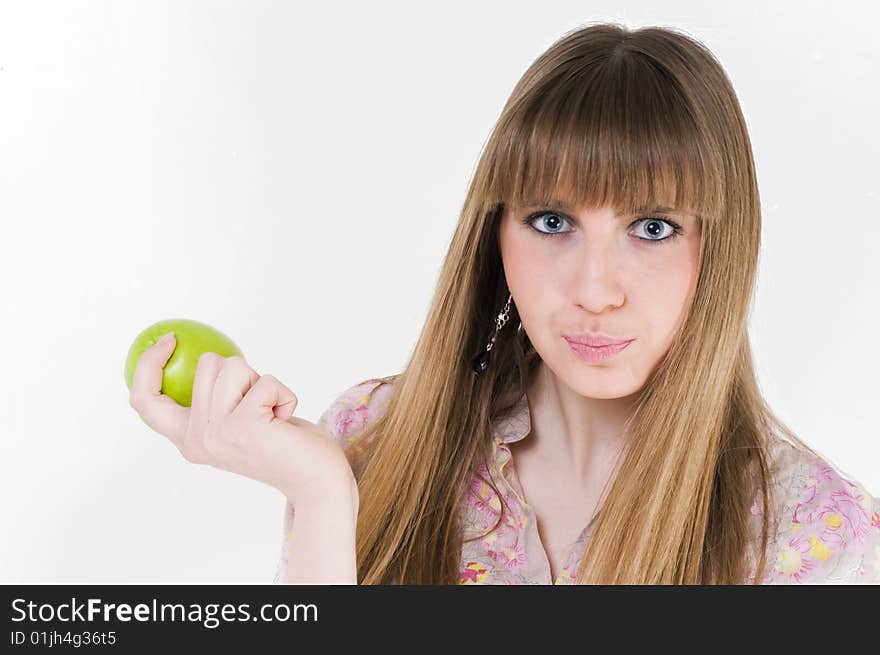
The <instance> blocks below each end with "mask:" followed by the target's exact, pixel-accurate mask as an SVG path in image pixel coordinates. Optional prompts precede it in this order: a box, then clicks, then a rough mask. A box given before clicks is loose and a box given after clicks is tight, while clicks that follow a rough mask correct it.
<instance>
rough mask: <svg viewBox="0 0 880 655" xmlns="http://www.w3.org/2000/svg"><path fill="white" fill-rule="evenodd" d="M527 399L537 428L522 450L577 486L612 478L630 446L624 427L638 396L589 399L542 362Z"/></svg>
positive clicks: (530, 414) (524, 442)
mask: <svg viewBox="0 0 880 655" xmlns="http://www.w3.org/2000/svg"><path fill="white" fill-rule="evenodd" d="M526 395H527V397H528V403H529V416H530V419H531V427H532V429H531V432H530V433H529V436H530V438H527V439H524V440H523V441H522V442H521V446H520V448H521V449H528V450H529V451H531V454H532V456H534V457H535V458H536V459H538V460H541V461H543V462H544V463H545V464H546V465H547V466H548V469H549V470H553V471H558V472H559V474H560V475H563V476H565V477H566V478H567V479H570V480H572V481H573V482H575V483H579V482H584V483H587V482H588V481H590V480H595V478H596V476H597V475H598V474H600V473H602V472H604V473H605V474H607V471H608V470H609V468H610V466H611V465H612V463H613V461H614V460H615V459H616V458H617V455H618V453H619V452H620V450H621V448H622V447H623V445H624V436H623V431H624V424H625V421H626V420H627V418H628V417H629V416H630V415H631V413H632V411H633V408H634V402H635V399H636V394H632V395H630V396H625V397H622V398H609V399H605V398H588V397H585V396H582V395H580V394H578V393H576V392H575V391H573V390H572V389H571V388H570V387H568V386H567V385H566V384H564V383H563V382H561V381H560V380H559V379H558V378H557V377H556V376H555V375H554V374H553V373H552V371H550V370H549V369H548V368H547V367H546V365H545V364H544V363H541V365H540V366H539V368H538V371H536V375H535V378H534V382H533V384H532V385H531V386H530V388H529V389H528V391H527V393H526Z"/></svg>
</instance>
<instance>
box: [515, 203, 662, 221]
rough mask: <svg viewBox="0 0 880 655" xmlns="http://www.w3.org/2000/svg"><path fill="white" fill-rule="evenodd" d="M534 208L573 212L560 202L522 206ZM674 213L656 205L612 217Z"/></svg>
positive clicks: (571, 208) (619, 213)
mask: <svg viewBox="0 0 880 655" xmlns="http://www.w3.org/2000/svg"><path fill="white" fill-rule="evenodd" d="M535 207H545V208H547V209H562V210H565V211H567V212H571V213H574V212H575V208H574V207H572V206H571V205H569V204H568V203H566V202H563V201H562V200H548V201H547V202H539V201H536V200H529V201H528V202H527V203H526V204H525V205H522V208H523V209H531V208H535ZM676 211H678V210H676V209H675V208H673V207H665V206H663V205H657V206H655V207H638V208H637V209H636V210H635V212H634V213H633V214H626V213H624V212H617V213H615V214H614V217H615V218H620V217H621V216H629V215H632V216H634V215H636V214H645V213H647V214H652V213H663V214H670V213H674V212H676Z"/></svg>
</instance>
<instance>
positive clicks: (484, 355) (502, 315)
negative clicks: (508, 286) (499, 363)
mask: <svg viewBox="0 0 880 655" xmlns="http://www.w3.org/2000/svg"><path fill="white" fill-rule="evenodd" d="M511 300H513V294H510V295H509V296H508V297H507V302H506V303H504V309H502V310H501V311H500V312H498V316H497V317H496V318H495V331H494V332H493V333H492V338H491V339H489V343H488V344H487V345H486V350H485V351H484V352H481V353H480V354H479V355H477V356H476V357H474V359H473V362H472V363H471V367H472V368H473V369H474V373H476V374H477V375H479V374H480V373H482V372H483V371H485V370H486V369H487V368H489V351H490V350H492V346H493V345H495V338H496V337H497V336H498V332H499V331H500V330H501V328H503V327H504V324H505V323H507V319H508V318H510V301H511ZM521 331H522V321H520V323H519V327H518V328H517V332H521Z"/></svg>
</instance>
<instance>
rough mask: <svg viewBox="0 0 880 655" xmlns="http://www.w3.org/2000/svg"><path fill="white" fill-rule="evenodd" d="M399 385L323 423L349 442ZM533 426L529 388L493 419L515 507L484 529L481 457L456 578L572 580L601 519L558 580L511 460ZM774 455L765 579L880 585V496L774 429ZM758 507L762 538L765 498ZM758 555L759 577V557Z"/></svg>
mask: <svg viewBox="0 0 880 655" xmlns="http://www.w3.org/2000/svg"><path fill="white" fill-rule="evenodd" d="M392 389H393V384H392V383H390V382H382V381H372V380H371V381H369V382H365V383H361V384H358V385H355V386H353V387H351V388H349V389H346V390H345V391H344V392H342V393H341V394H340V395H339V396H338V397H337V398H336V399H335V400H334V401H333V403H332V404H331V405H330V407H328V408H327V410H326V411H325V412H324V413H323V414H322V415H321V417H320V419H319V420H318V425H321V426H323V427H324V429H325V430H327V431H328V432H329V434H330V435H331V436H332V438H334V439H336V440H338V441H339V443H340V444H341V445H343V446H347V445H348V444H349V443H350V441H351V440H352V439H354V438H355V437H356V436H357V435H358V434H360V433H361V432H363V430H364V429H365V428H366V427H367V425H368V424H369V423H370V422H371V421H372V420H373V419H374V418H375V417H377V416H379V415H380V414H381V412H382V411H383V410H384V409H385V407H386V405H387V402H388V400H389V398H390V396H391V392H392ZM530 430H531V422H530V417H529V406H528V402H527V399H526V397H525V396H523V397H522V399H521V400H520V401H519V403H518V404H517V405H516V406H515V407H514V408H513V410H512V411H511V412H510V413H508V414H507V415H506V416H504V417H502V418H501V419H499V420H498V421H496V422H495V423H494V424H493V425H492V437H493V462H492V465H493V476H492V477H493V478H494V480H495V481H496V485H497V486H498V489H499V491H500V492H501V493H502V494H503V495H504V500H505V501H506V502H507V504H508V506H509V507H510V509H511V512H512V515H508V516H507V517H506V520H505V521H503V522H502V523H501V524H500V525H499V527H498V529H496V530H494V531H492V532H489V533H488V534H486V533H487V531H488V529H489V528H491V527H492V526H493V525H495V523H496V521H497V520H498V515H499V514H500V513H501V502H500V501H499V499H498V498H497V496H496V495H495V493H494V491H493V490H492V488H491V487H490V486H489V485H488V484H486V483H485V482H484V481H483V480H482V479H481V477H482V478H487V479H488V478H489V475H488V471H487V470H486V466H485V464H483V465H481V468H479V469H478V470H477V471H476V472H475V474H474V476H473V478H472V482H471V485H470V488H469V489H468V491H467V493H466V494H465V495H464V497H463V498H462V501H461V504H460V511H461V512H463V518H464V522H463V523H464V530H465V533H464V537H465V538H470V537H474V536H477V535H485V536H483V538H481V539H477V540H473V541H468V542H465V543H464V544H463V547H462V554H461V566H460V572H459V584H556V585H566V584H573V583H574V576H575V575H576V573H577V568H578V565H579V564H580V561H581V557H582V555H583V553H584V552H585V548H586V543H587V540H588V539H589V538H590V534H591V532H592V528H593V523H594V522H595V519H593V520H592V521H590V523H589V524H587V525H586V526H585V527H584V528H583V530H582V531H581V533H580V535H579V537H578V538H577V539H576V540H575V542H574V543H572V544H571V545H570V546H569V549H568V552H567V554H566V556H565V559H564V562H565V563H564V566H563V568H562V569H561V571H560V572H559V574H558V575H557V576H556V579H555V580H553V579H551V570H550V562H549V559H548V557H547V553H546V551H545V550H544V546H543V544H542V542H541V538H540V536H539V533H538V529H537V525H536V519H535V513H534V510H533V509H532V508H531V507H530V506H529V505H528V503H527V502H526V501H525V500H524V494H523V491H522V486H521V485H520V483H519V480H518V479H517V476H516V470H515V468H514V467H509V466H507V464H508V463H509V462H510V459H511V450H510V448H509V444H511V443H512V442H515V441H518V440H520V439H523V438H524V437H525V436H526V435H528V433H529V432H530ZM349 458H350V459H349V461H350V462H351V465H352V468H354V469H355V471H357V470H358V469H359V467H360V466H362V461H361V460H360V457H359V453H358V452H355V453H353V454H351V453H350V454H349ZM770 460H771V462H770V467H771V476H772V484H773V485H774V490H775V492H776V495H775V497H776V498H777V499H779V501H778V502H781V504H782V506H781V507H780V508H778V509H777V516H779V517H780V523H779V525H778V526H777V528H776V530H775V536H774V531H773V530H771V533H770V535H769V539H768V551H767V557H766V564H765V576H764V578H763V580H762V584H804V583H806V584H880V498H875V497H873V496H872V495H871V494H870V493H868V491H867V490H866V489H865V488H864V487H863V486H861V485H860V484H858V483H857V482H854V481H852V480H849V479H847V478H846V477H844V475H843V474H842V473H840V472H839V471H838V470H837V469H835V467H834V466H833V465H832V464H830V463H829V462H827V461H825V460H823V459H820V458H818V457H817V456H815V455H813V454H812V453H809V452H807V451H805V450H803V449H802V448H799V447H797V446H795V445H794V444H792V443H790V442H788V441H786V440H784V439H782V438H779V437H774V439H773V441H772V442H771V453H770ZM294 513H295V512H294V508H293V505H292V504H291V503H290V502H287V503H286V507H285V510H284V517H283V538H282V547H281V556H280V559H279V561H278V565H277V569H276V573H275V578H274V580H273V583H274V584H285V578H284V575H285V571H286V565H287V561H288V551H287V548H288V544H289V543H290V538H291V534H292V533H291V530H292V529H293V523H294ZM751 513H752V518H753V521H752V524H753V526H754V530H755V534H756V538H757V539H759V540H760V530H761V514H762V503H761V498H760V496H759V497H758V498H757V500H756V501H755V502H754V504H753V505H752V508H751ZM751 557H752V559H751V560H750V561H751V562H752V568H751V572H752V576H751V577H752V578H753V577H754V570H755V566H756V562H755V560H754V557H753V556H751ZM749 580H751V578H750V579H749Z"/></svg>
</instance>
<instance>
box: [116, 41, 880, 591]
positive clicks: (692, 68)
mask: <svg viewBox="0 0 880 655" xmlns="http://www.w3.org/2000/svg"><path fill="white" fill-rule="evenodd" d="M760 237H761V211H760V204H759V196H758V184H757V180H756V177H755V166H754V161H753V157H752V151H751V144H750V140H749V135H748V132H747V129H746V124H745V121H744V120H743V116H742V113H741V111H740V107H739V103H738V101H737V98H736V95H735V93H734V90H733V88H732V86H731V83H730V81H729V79H728V78H727V76H726V75H725V73H724V71H723V69H722V67H721V65H720V64H719V63H718V61H717V60H716V59H715V58H714V57H713V55H712V54H711V53H710V52H709V51H708V50H707V49H706V48H705V47H704V46H703V45H702V44H700V43H699V42H697V41H695V40H693V39H692V38H690V37H688V36H686V35H684V34H682V33H679V32H677V31H675V30H671V29H665V28H656V27H652V28H644V29H636V30H630V29H627V28H624V27H621V26H617V25H613V24H594V25H588V26H586V27H583V28H581V29H578V30H575V31H573V32H570V33H568V34H566V35H564V36H563V37H562V38H561V39H559V40H558V41H557V42H556V43H554V44H553V45H552V46H551V47H550V48H549V49H548V50H547V51H546V52H545V53H543V54H542V55H541V56H540V57H539V58H538V59H537V60H536V61H535V62H534V63H533V64H532V65H531V66H530V67H529V68H528V70H527V71H526V72H525V74H524V75H523V76H522V78H521V79H520V81H519V82H518V83H517V85H516V87H515V88H514V89H513V93H512V94H511V96H510V98H509V99H508V101H507V103H506V105H505V106H504V109H503V111H502V114H501V116H500V118H499V119H498V122H497V124H496V126H495V128H494V130H493V132H492V134H491V136H490V139H489V141H488V143H487V144H486V147H485V149H484V152H483V153H482V156H481V158H480V161H479V164H478V166H477V169H476V171H475V173H474V177H473V179H472V182H471V185H470V188H469V189H468V193H467V197H466V199H465V203H464V206H463V209H462V211H461V215H460V218H459V223H458V226H457V228H456V230H455V234H454V236H453V239H452V242H451V245H450V248H449V252H448V254H447V256H446V258H445V260H444V262H443V268H442V271H441V275H440V281H439V284H438V286H437V289H436V292H435V295H434V299H433V302H432V303H431V310H430V312H429V315H428V318H427V321H426V323H425V326H424V328H423V330H422V333H421V335H420V337H419V339H418V342H417V345H416V348H415V350H414V352H413V354H412V357H411V359H410V361H409V363H408V364H407V366H406V368H405V370H403V371H402V372H401V373H400V374H398V375H392V376H389V377H385V378H377V379H371V380H366V381H364V382H361V383H359V384H355V385H354V386H352V387H350V388H348V389H347V390H346V391H344V392H343V393H342V394H340V396H339V397H338V398H337V399H336V400H335V401H334V402H333V403H332V404H331V406H330V407H329V408H327V410H326V411H325V412H324V413H323V415H322V416H321V417H320V420H319V421H318V426H317V427H316V426H314V425H312V424H310V423H309V422H308V421H303V420H302V419H299V418H295V417H290V413H289V412H281V410H278V409H277V406H279V405H282V404H284V403H288V402H291V401H290V399H291V398H294V396H293V394H292V392H290V390H288V389H287V388H286V387H283V385H281V386H280V387H279V383H277V381H276V380H274V378H271V376H263V377H262V378H261V377H260V376H258V375H256V374H255V372H253V371H252V370H248V369H246V367H245V364H244V363H243V362H242V361H241V360H240V359H239V358H227V360H226V361H225V362H222V363H221V362H219V361H218V359H220V358H203V359H204V360H205V361H202V360H200V362H199V371H198V372H197V374H196V382H195V388H194V393H193V407H192V410H193V418H192V419H191V420H188V422H187V419H188V417H185V415H184V414H183V410H182V409H181V408H177V407H171V405H173V403H170V404H169V403H167V402H166V403H165V404H166V405H168V407H165V408H164V409H163V408H161V407H159V403H158V401H156V399H157V398H159V400H165V401H167V400H168V399H167V398H160V397H159V396H157V394H158V389H159V386H160V384H161V366H162V365H163V363H164V361H166V360H167V357H168V356H169V355H170V353H171V350H170V349H169V348H166V347H165V346H161V347H159V346H157V349H156V353H155V354H152V353H151V354H150V355H146V354H145V357H144V358H143V359H145V360H146V361H148V362H151V363H149V364H145V366H144V371H143V372H136V374H135V378H136V379H135V385H134V387H133V392H134V391H136V390H139V391H137V394H136V395H137V397H138V399H139V402H138V403H136V404H137V405H138V407H142V408H143V409H144V412H142V414H147V415H149V419H150V420H149V422H150V424H151V425H157V426H160V425H161V424H163V420H164V418H163V416H160V413H161V412H160V410H162V411H168V412H169V416H170V413H171V412H178V413H179V414H180V416H179V418H178V420H177V424H176V427H174V426H172V421H170V419H169V420H168V421H165V424H167V425H168V426H169V428H168V429H167V430H160V431H163V433H164V434H169V435H174V436H173V437H172V438H173V439H174V440H175V443H176V444H177V445H178V446H179V447H181V449H182V451H184V453H185V454H186V453H187V452H188V453H189V454H188V455H187V458H188V459H190V460H191V461H197V462H201V463H211V464H214V465H216V466H222V467H223V468H227V469H229V470H234V471H236V472H240V473H243V474H245V475H249V476H251V477H254V478H255V479H260V480H263V481H266V482H267V483H269V484H273V485H274V486H276V487H277V488H279V489H280V490H282V491H283V492H284V493H285V495H286V497H287V499H288V501H287V506H286V509H285V514H284V542H283V546H282V553H281V558H280V561H279V563H278V568H277V574H276V577H275V582H280V583H286V582H313V583H315V582H317V583H320V582H350V583H354V582H357V583H359V584H393V583H397V584H458V583H463V584H550V583H556V584H571V583H577V584H588V583H599V584H645V583H648V584H697V583H702V584H750V583H804V582H809V583H818V582H874V583H877V582H880V518H878V511H880V502H878V500H877V499H875V498H874V497H873V496H872V495H871V494H870V493H868V491H867V490H866V489H865V488H864V487H863V486H861V485H859V484H858V483H856V482H854V481H852V480H849V479H847V478H846V477H845V476H844V475H843V474H842V473H841V472H840V471H838V470H836V469H835V468H834V466H832V465H831V464H830V463H829V462H827V461H826V460H824V459H823V458H822V457H821V456H820V455H819V454H818V453H816V452H814V451H813V450H811V449H810V448H809V446H807V445H806V444H805V443H804V442H802V441H801V440H799V439H798V438H797V437H796V436H795V435H794V434H793V433H792V432H791V431H790V430H789V429H788V428H787V427H786V426H784V425H783V424H782V422H781V421H780V420H779V419H778V418H776V417H775V416H774V414H773V413H772V411H771V410H770V408H769V407H768V406H767V404H766V403H765V401H764V399H763V397H762V395H761V392H760V390H759V388H758V384H757V381H756V377H755V371H754V366H753V362H752V354H751V349H750V344H749V334H748V329H747V324H748V313H749V308H750V303H751V300H752V293H753V287H754V283H755V274H756V266H757V261H758V253H759V246H760ZM609 344H610V345H609ZM162 348H165V349H164V350H162ZM139 366H140V365H139ZM248 376H249V377H248ZM258 380H259V381H258ZM212 384H215V386H216V388H214V389H213V390H212V386H211V385H212ZM249 385H252V387H251V390H250V391H248V387H249ZM246 391H248V393H247V395H246V396H244V398H242V394H244V393H245V392H246ZM212 394H213V405H212V404H211V398H212ZM251 397H253V398H251ZM218 399H219V402H218ZM154 401H156V402H155V407H154V406H153V404H154ZM239 401H241V405H247V407H245V408H244V410H242V409H241V408H240V407H239V408H238V409H235V410H233V408H235V407H236V403H238V402H239ZM261 402H262V405H263V407H262V411H263V419H261V420H260V421H257V419H256V418H255V417H256V416H257V413H256V408H257V406H258V405H260V403H261ZM292 402H293V404H294V406H295V400H294V401H292ZM273 403H274V404H275V405H276V408H275V413H276V414H277V415H278V416H276V417H274V418H275V419H277V418H279V417H280V418H281V419H282V420H280V421H279V420H271V419H273V415H272V407H273ZM218 406H219V409H217V408H218ZM208 407H211V412H213V413H215V414H216V413H217V412H219V413H220V414H219V415H220V416H221V419H220V420H218V419H217V418H216V417H211V418H210V420H209V419H208V417H209V414H210V412H209V411H208V410H207V409H206V408H208ZM248 408H249V409H248ZM236 414H238V415H239V416H238V418H237V419H236V418H235V417H236ZM245 416H251V417H252V418H251V422H250V423H248V422H246V421H244V419H243V417H245ZM223 417H227V418H228V417H231V418H232V419H235V420H234V421H233V420H228V421H227V420H226V418H223ZM279 423H280V424H283V426H284V428H287V430H286V431H283V430H279V427H278V424H279ZM185 424H186V425H188V427H187V428H186V431H185V430H184V425H185ZM218 425H229V426H231V427H229V429H226V430H218V429H217V427H216V426H218ZM194 426H195V427H194ZM210 426H214V429H213V431H212V430H210V429H208V428H209V427H210ZM185 432H186V435H187V436H186V438H184V436H183V435H184V433H185ZM328 433H329V435H330V436H332V439H328V438H327V435H328ZM214 434H220V435H221V436H222V435H224V434H225V435H226V437H225V440H221V441H220V442H217V443H214V445H213V446H210V447H202V445H201V444H202V440H201V439H202V437H204V435H208V437H210V436H211V435H214ZM218 443H222V444H225V445H223V446H221V445H218ZM328 444H332V445H335V446H337V447H336V449H335V450H333V448H330V447H329V445H328ZM187 449H188V450H187ZM209 452H210V454H211V456H212V457H213V458H214V459H212V460H209V459H208V455H207V453H209ZM218 462H219V463H218ZM319 464H320V465H319Z"/></svg>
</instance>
